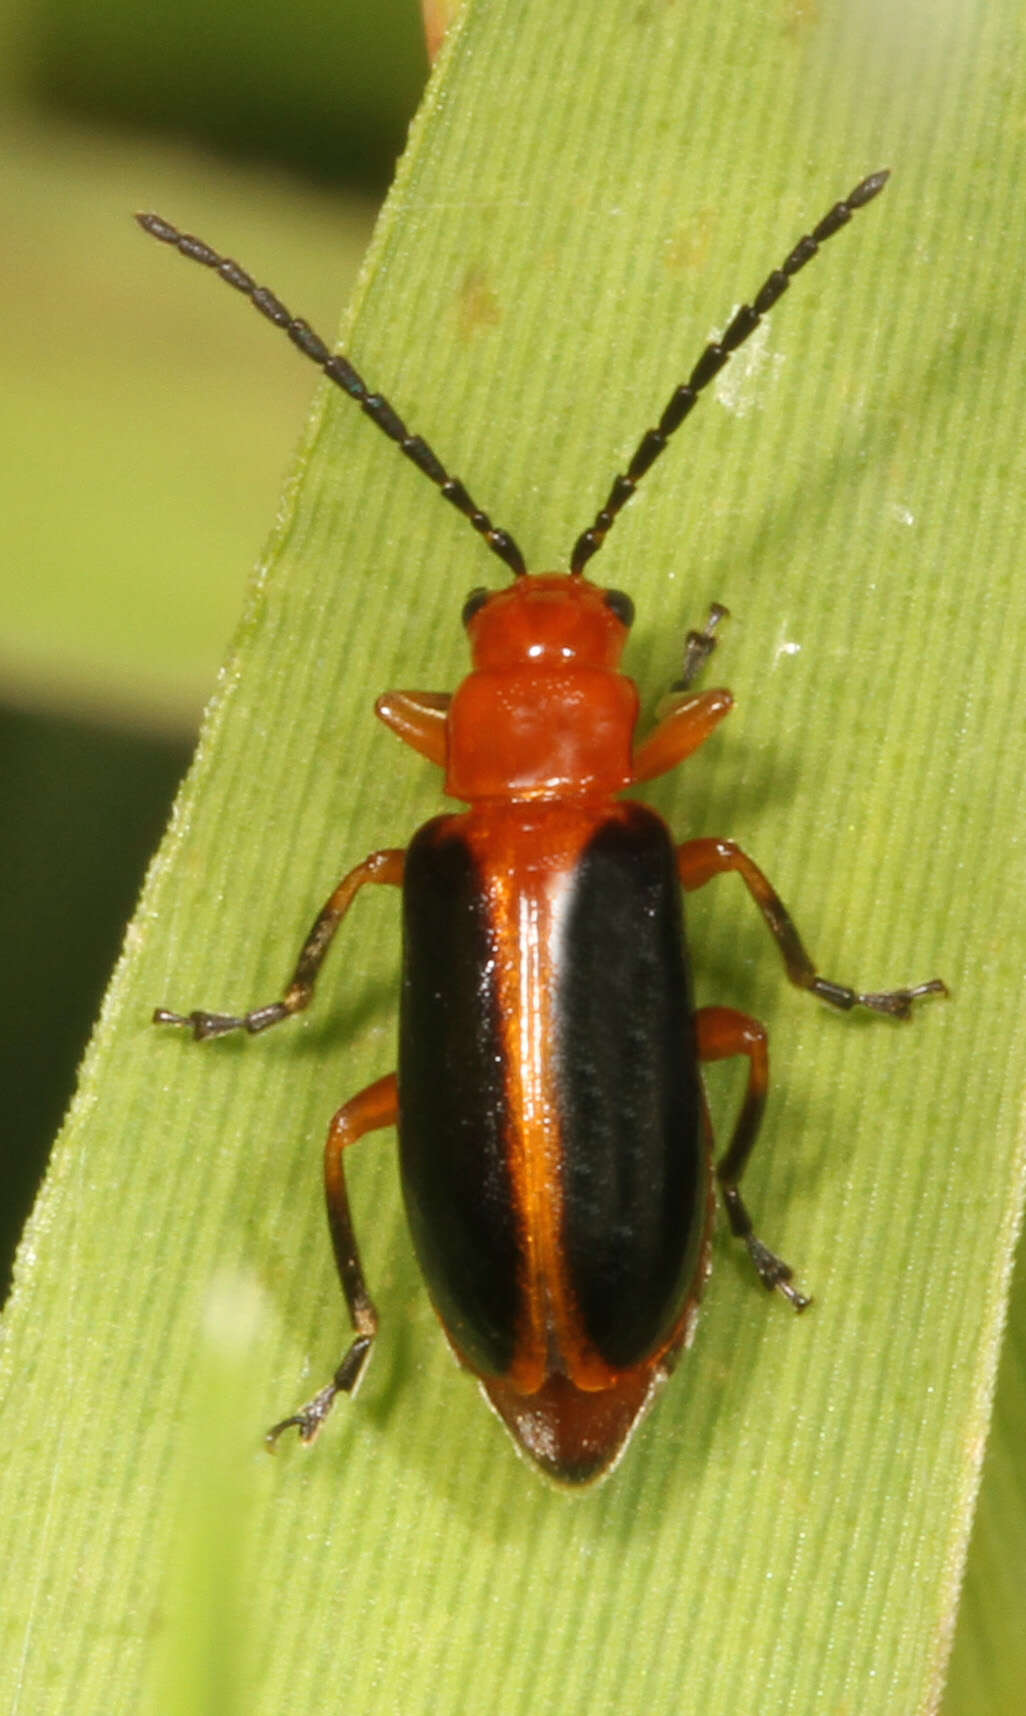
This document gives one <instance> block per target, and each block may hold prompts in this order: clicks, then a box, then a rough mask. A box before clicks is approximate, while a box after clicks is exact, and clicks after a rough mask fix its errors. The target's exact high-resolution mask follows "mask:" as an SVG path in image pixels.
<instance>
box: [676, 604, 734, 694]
mask: <svg viewBox="0 0 1026 1716" xmlns="http://www.w3.org/2000/svg"><path fill="white" fill-rule="evenodd" d="M729 618H730V609H729V608H725V607H724V606H723V604H722V602H713V603H711V604H710V607H709V618H708V619H707V620H706V622H705V625H704V627H703V628H702V630H701V631H700V632H688V635H687V637H686V638H685V639H684V662H683V666H682V669H681V676H680V678H679V679H678V680H675V681H674V683H673V685H671V687H670V691H671V694H672V693H674V692H677V691H688V690H690V688H691V686H692V685H694V683H695V680H696V679H697V678H698V676H699V674H700V673H701V672H702V669H703V668H704V667H705V664H706V662H707V661H708V660H709V657H710V656H711V655H712V652H713V650H714V649H715V648H716V645H717V642H718V641H719V640H718V639H717V637H716V627H717V626H718V625H719V623H720V621H721V620H729Z"/></svg>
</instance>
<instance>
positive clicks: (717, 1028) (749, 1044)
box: [695, 1007, 812, 1311]
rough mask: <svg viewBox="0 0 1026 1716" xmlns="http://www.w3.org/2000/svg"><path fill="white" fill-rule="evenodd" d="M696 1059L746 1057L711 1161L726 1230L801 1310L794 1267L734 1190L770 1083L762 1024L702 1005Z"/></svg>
mask: <svg viewBox="0 0 1026 1716" xmlns="http://www.w3.org/2000/svg"><path fill="white" fill-rule="evenodd" d="M695 1025H696V1028H697V1031H698V1058H699V1060H700V1061H722V1060H726V1059H728V1058H729V1057H730V1056H731V1055H747V1056H748V1085H747V1087H746V1089H745V1099H744V1102H743V1103H742V1105H741V1113H740V1114H739V1116H738V1121H737V1125H736V1126H735V1128H734V1135H733V1137H732V1138H731V1140H730V1144H729V1146H728V1148H727V1151H726V1153H725V1155H723V1156H722V1157H721V1159H720V1161H719V1162H717V1164H716V1178H717V1179H718V1180H719V1182H720V1190H721V1191H722V1193H723V1202H724V1204H725V1205H726V1210H727V1220H728V1221H729V1222H730V1231H731V1233H733V1234H734V1235H735V1236H736V1237H737V1238H738V1239H743V1240H744V1242H745V1245H746V1246H747V1247H748V1253H749V1256H750V1257H751V1259H752V1262H753V1263H754V1264H755V1267H756V1269H757V1271H758V1274H759V1279H760V1281H761V1282H762V1284H763V1286H764V1287H767V1288H770V1289H773V1288H774V1287H775V1288H776V1290H777V1292H778V1293H783V1295H784V1297H785V1299H788V1300H789V1301H790V1303H791V1304H792V1305H793V1306H794V1308H795V1310H796V1311H804V1310H805V1307H806V1306H807V1305H811V1303H812V1301H811V1299H808V1298H806V1296H805V1294H804V1293H799V1291H798V1289H797V1288H796V1287H792V1285H791V1277H792V1275H793V1273H794V1271H793V1270H792V1269H791V1267H790V1265H789V1264H787V1263H785V1262H784V1261H783V1259H782V1258H780V1257H777V1256H776V1254H775V1253H774V1252H772V1251H770V1249H769V1247H768V1246H766V1245H764V1244H763V1242H762V1240H761V1239H759V1238H758V1236H757V1235H756V1234H755V1233H754V1232H753V1230H752V1218H751V1216H750V1215H749V1214H748V1210H747V1208H746V1207H745V1203H744V1200H743V1198H742V1196H741V1193H740V1191H739V1190H738V1181H739V1180H740V1178H741V1175H742V1174H743V1173H744V1171H745V1166H746V1164H747V1162H748V1158H749V1156H750V1155H751V1153H752V1146H753V1145H754V1143H755V1140H756V1137H757V1136H758V1132H759V1126H760V1124H761V1122H762V1116H763V1110H764V1109H765V1107H766V1091H767V1088H768V1085H769V1050H768V1046H767V1038H766V1027H765V1025H760V1024H759V1021H758V1020H757V1019H751V1018H749V1017H748V1015H747V1013H736V1012H735V1011H734V1009H733V1008H732V1007H701V1008H699V1010H698V1012H697V1013H696V1014H695Z"/></svg>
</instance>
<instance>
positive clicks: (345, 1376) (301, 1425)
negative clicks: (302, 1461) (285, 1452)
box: [264, 1335, 373, 1450]
mask: <svg viewBox="0 0 1026 1716" xmlns="http://www.w3.org/2000/svg"><path fill="white" fill-rule="evenodd" d="M372 1341H373V1336H371V1335H357V1337H356V1339H355V1341H354V1342H353V1344H352V1346H351V1347H350V1348H349V1350H348V1351H347V1352H346V1354H345V1357H344V1358H343V1360H342V1363H341V1364H340V1365H339V1367H338V1369H337V1371H336V1372H335V1374H334V1376H333V1377H332V1379H331V1381H330V1382H329V1383H328V1384H327V1385H326V1387H324V1388H322V1389H320V1390H319V1391H318V1392H317V1393H316V1394H315V1395H314V1397H313V1399H312V1400H308V1401H307V1403H306V1405H305V1406H301V1407H300V1408H299V1411H298V1412H292V1413H290V1414H289V1416H288V1418H283V1419H282V1420H281V1421H280V1423H278V1424H272V1425H271V1428H270V1430H268V1432H267V1434H266V1436H265V1437H264V1441H265V1443H266V1444H267V1447H268V1448H270V1449H272V1450H273V1448H274V1446H275V1444H276V1442H277V1440H278V1437H279V1436H280V1435H281V1434H282V1432H283V1431H285V1430H292V1429H296V1430H298V1431H299V1440H300V1441H301V1442H302V1443H303V1444H304V1446H306V1447H309V1445H310V1443H311V1442H314V1441H316V1439H317V1437H318V1435H319V1434H320V1430H321V1426H322V1425H323V1423H324V1420H325V1419H326V1418H327V1416H328V1413H329V1412H330V1411H331V1409H332V1407H333V1406H334V1404H335V1400H336V1398H337V1396H338V1395H340V1394H354V1393H355V1392H356V1386H357V1384H358V1382H359V1381H360V1378H361V1376H362V1375H363V1372H364V1368H365V1366H366V1363H367V1360H368V1358H369V1357H370V1350H371V1345H372Z"/></svg>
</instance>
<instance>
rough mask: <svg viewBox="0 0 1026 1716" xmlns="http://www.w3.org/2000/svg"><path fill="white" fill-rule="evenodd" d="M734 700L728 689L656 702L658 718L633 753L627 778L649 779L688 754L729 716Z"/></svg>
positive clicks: (681, 760) (672, 697)
mask: <svg viewBox="0 0 1026 1716" xmlns="http://www.w3.org/2000/svg"><path fill="white" fill-rule="evenodd" d="M733 707H734V699H733V697H732V696H731V695H730V692H729V691H724V690H722V689H721V690H717V691H696V692H694V693H693V695H692V696H690V697H677V696H671V697H669V698H664V699H663V702H662V703H661V704H660V711H661V718H660V720H659V721H658V722H657V723H656V725H655V726H654V727H653V728H652V731H651V733H649V734H647V736H646V737H645V738H644V739H642V741H641V744H640V745H638V746H637V748H636V750H635V752H634V760H633V763H632V774H631V779H632V781H634V782H637V781H650V780H652V779H653V777H654V776H655V775H663V774H665V773H666V771H667V769H672V768H675V767H676V766H677V764H678V763H682V762H683V761H684V758H685V757H690V755H691V753H692V751H697V750H698V747H699V745H704V744H705V741H706V739H708V737H709V735H710V733H711V732H712V731H713V729H714V728H715V727H717V726H718V725H719V723H720V722H721V721H722V720H723V717H724V715H729V714H730V711H731V710H732V709H733Z"/></svg>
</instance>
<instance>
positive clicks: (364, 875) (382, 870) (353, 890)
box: [153, 850, 406, 1042]
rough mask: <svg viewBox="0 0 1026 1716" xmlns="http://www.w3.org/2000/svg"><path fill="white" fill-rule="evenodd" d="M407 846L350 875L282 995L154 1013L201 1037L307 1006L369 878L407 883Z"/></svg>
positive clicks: (259, 1027) (249, 1027) (261, 1025)
mask: <svg viewBox="0 0 1026 1716" xmlns="http://www.w3.org/2000/svg"><path fill="white" fill-rule="evenodd" d="M405 859H406V854H405V852H401V851H397V850H386V851H384V852H372V853H371V855H370V857H369V858H365V859H364V861H363V863H362V864H357V866H356V869H355V870H350V872H349V874H348V876H344V877H343V878H342V880H341V882H340V883H339V885H338V887H337V888H336V889H335V892H334V893H333V894H332V896H331V898H330V900H328V901H327V903H326V904H325V905H324V906H322V908H321V910H320V911H319V912H318V914H317V917H316V919H315V920H314V923H313V926H312V928H311V930H310V933H309V935H308V936H307V938H306V940H305V941H304V943H303V946H302V949H301V951H300V955H299V958H298V960H297V961H296V969H295V971H294V972H293V973H292V977H291V979H290V981H289V985H288V988H287V989H286V991H285V994H284V995H283V997H282V999H281V1000H280V1001H271V1002H269V1003H268V1004H267V1005H266V1006H264V1007H254V1008H252V1009H251V1011H250V1012H248V1013H238V1014H236V1013H204V1012H199V1011H197V1012H195V1013H171V1012H169V1011H168V1010H167V1008H166V1007H158V1008H157V1009H156V1011H155V1012H154V1015H153V1023H154V1024H155V1025H189V1026H191V1028H192V1034H193V1036H194V1037H195V1038H196V1040H197V1042H199V1040H200V1039H201V1038H203V1037H221V1036H224V1034H225V1032H226V1031H248V1032H249V1033H250V1035H251V1036H255V1035H256V1033H257V1032H258V1031H266V1030H267V1028H268V1026H269V1025H277V1024H279V1023H280V1022H281V1020H282V1019H290V1018H291V1017H292V1015H293V1013H300V1012H302V1010H303V1008H304V1007H306V1006H308V1005H309V1003H310V1000H311V999H312V997H313V992H314V984H315V983H316V981H317V973H318V972H319V971H320V968H321V965H322V964H323V961H324V956H325V954H326V953H327V951H328V948H329V947H330V946H331V942H332V937H333V936H334V934H335V931H336V930H337V929H338V926H339V924H340V923H341V922H342V919H343V918H344V917H345V915H346V913H347V911H348V910H349V908H350V906H351V905H352V903H353V901H354V899H355V898H356V896H357V894H358V893H359V891H360V889H361V888H362V887H363V886H364V884H365V883H367V882H389V883H391V885H392V886H393V887H396V888H398V887H401V885H402V880H403V865H404V863H405Z"/></svg>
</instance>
